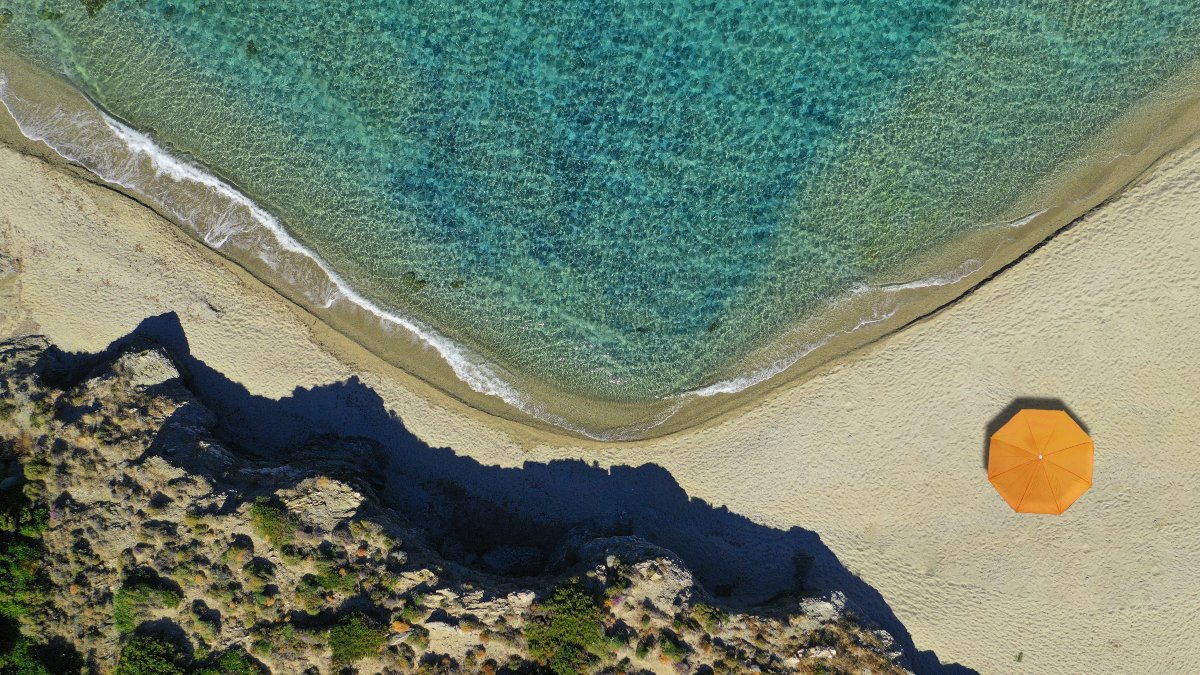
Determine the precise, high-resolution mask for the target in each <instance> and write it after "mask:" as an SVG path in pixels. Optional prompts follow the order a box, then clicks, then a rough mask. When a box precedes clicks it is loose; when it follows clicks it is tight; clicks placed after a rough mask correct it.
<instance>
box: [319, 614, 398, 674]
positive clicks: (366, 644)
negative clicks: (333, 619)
mask: <svg viewBox="0 0 1200 675" xmlns="http://www.w3.org/2000/svg"><path fill="white" fill-rule="evenodd" d="M387 635H388V634H387V631H386V630H384V629H383V628H380V627H379V626H377V625H376V624H375V622H374V621H372V620H371V619H370V618H368V617H366V616H364V615H362V614H358V613H355V614H347V615H346V616H343V617H342V618H341V620H340V621H338V625H337V626H334V628H333V629H332V630H330V631H329V648H330V649H331V650H332V651H333V662H334V663H337V664H344V663H354V662H355V661H361V660H362V659H365V658H367V657H368V656H374V655H376V654H378V653H379V650H381V649H383V645H385V644H386V643H387Z"/></svg>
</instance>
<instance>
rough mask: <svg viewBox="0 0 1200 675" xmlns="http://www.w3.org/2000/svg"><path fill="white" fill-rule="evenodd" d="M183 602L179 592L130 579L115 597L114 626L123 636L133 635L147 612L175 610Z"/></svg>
mask: <svg viewBox="0 0 1200 675" xmlns="http://www.w3.org/2000/svg"><path fill="white" fill-rule="evenodd" d="M182 600H183V596H182V595H180V594H179V591H176V590H174V589H171V588H164V587H162V586H159V585H155V584H154V583H153V582H151V581H148V580H142V579H130V580H128V581H126V582H125V585H124V586H122V587H121V588H119V589H117V592H116V594H115V595H114V596H113V625H114V626H115V627H116V629H117V632H119V633H121V634H122V635H125V634H128V633H132V632H133V629H134V628H137V624H138V619H139V618H140V617H141V615H142V614H143V613H144V612H145V610H147V609H150V608H155V609H164V608H166V609H174V608H176V607H178V606H179V603H180V602H181V601H182Z"/></svg>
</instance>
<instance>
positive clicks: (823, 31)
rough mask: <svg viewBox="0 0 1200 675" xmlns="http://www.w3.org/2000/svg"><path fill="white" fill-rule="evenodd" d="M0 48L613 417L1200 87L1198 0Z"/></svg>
mask: <svg viewBox="0 0 1200 675" xmlns="http://www.w3.org/2000/svg"><path fill="white" fill-rule="evenodd" d="M0 23H4V24H5V25H4V27H3V28H0V45H2V46H3V48H4V49H6V50H9V51H10V52H14V53H17V54H20V55H21V56H22V57H23V58H24V59H26V60H29V61H32V62H34V63H37V64H40V65H41V66H43V67H45V68H48V69H50V70H53V71H55V72H57V73H60V74H62V75H63V76H65V78H66V79H68V80H69V81H70V82H71V83H73V84H74V85H75V86H76V87H77V88H78V89H80V90H81V91H83V92H84V93H85V94H86V95H87V96H88V97H90V98H91V99H92V100H93V101H94V102H95V103H97V104H98V105H99V106H100V107H102V108H103V109H104V110H105V111H106V112H107V113H108V114H109V115H111V116H112V117H113V118H115V119H117V120H120V121H122V122H123V123H124V124H125V125H127V126H128V130H129V131H130V132H131V133H132V130H137V131H138V132H139V133H140V134H144V137H143V136H140V135H139V136H136V138H138V139H141V141H144V142H147V143H148V142H151V141H152V142H153V144H156V145H157V146H160V147H161V148H162V149H164V150H165V151H167V152H169V153H171V154H172V156H174V157H176V158H179V159H180V161H181V162H185V163H187V165H188V166H189V167H197V168H202V169H203V170H204V171H206V172H209V173H211V174H212V175H213V176H219V177H220V178H221V179H222V180H223V181H225V182H227V183H228V184H230V185H232V186H236V188H237V189H238V190H239V191H240V192H241V193H242V194H244V195H245V196H247V197H249V198H250V199H251V200H253V202H254V203H255V204H257V205H258V207H261V209H262V210H263V211H264V212H266V213H269V214H271V215H272V216H273V217H274V218H275V219H277V223H278V224H280V225H281V226H282V227H283V228H285V229H286V231H287V233H288V234H289V235H290V236H291V237H293V238H294V239H295V241H296V242H298V243H299V244H301V245H303V247H305V248H306V249H307V250H310V251H311V252H313V253H314V254H315V255H316V256H318V257H319V258H320V259H321V260H323V261H324V263H325V264H326V266H327V268H328V269H329V270H333V271H336V273H337V274H338V275H340V277H341V279H342V280H344V282H345V283H346V284H347V285H348V286H349V287H351V288H353V289H354V290H355V292H357V293H360V294H361V295H362V296H363V297H364V298H365V299H369V300H370V301H371V302H373V303H374V304H375V305H377V306H378V307H381V308H385V309H386V310H387V311H389V312H394V313H395V314H396V315H400V316H404V317H410V318H412V319H413V320H415V321H417V322H419V324H420V325H421V326H427V327H429V329H430V330H431V331H434V332H436V333H437V334H438V335H440V336H441V337H442V338H445V339H446V340H448V341H450V342H453V343H454V344H455V345H459V346H461V348H462V349H463V350H466V351H467V352H469V353H470V354H473V355H475V358H479V359H481V360H482V361H484V362H486V363H490V364H494V365H495V366H496V368H497V369H499V370H498V371H497V372H506V373H519V374H520V377H522V378H528V379H530V380H531V381H540V382H546V383H550V384H551V385H552V386H553V387H555V388H557V389H560V390H562V391H565V392H569V393H570V394H573V395H577V396H579V397H581V398H583V399H595V400H600V401H615V402H621V403H638V402H641V401H654V400H661V399H663V398H666V397H672V396H676V395H678V394H681V393H683V392H688V391H692V390H696V389H700V388H704V387H711V386H713V385H717V384H719V383H721V382H724V381H728V380H729V379H730V378H736V377H737V376H738V375H739V374H742V371H745V370H747V369H751V368H753V367H755V364H753V363H751V362H750V361H748V359H750V358H751V356H752V354H753V353H754V351H755V350H756V349H759V348H761V347H762V346H763V345H767V344H770V343H771V342H772V341H773V340H777V339H779V337H780V336H781V335H782V334H784V333H785V332H787V331H788V330H790V329H791V327H793V326H795V325H797V324H799V323H802V322H803V321H805V320H806V319H810V318H812V317H814V316H818V315H819V314H820V313H821V312H823V311H827V310H828V309H829V307H830V306H831V303H834V302H836V301H837V300H838V299H839V298H844V297H847V296H848V295H852V294H853V293H854V292H856V290H857V289H862V288H864V287H867V286H870V285H871V284H881V283H891V284H899V285H904V284H905V283H911V282H913V281H914V279H917V278H918V277H919V276H920V274H918V271H919V270H918V269H917V267H916V266H914V265H915V263H914V262H913V261H915V260H919V259H921V260H924V259H925V258H922V256H927V255H928V254H929V253H930V252H932V251H935V250H937V249H938V248H939V247H945V246H947V245H948V244H950V243H952V242H953V241H954V240H955V239H956V238H960V237H962V236H964V235H966V234H969V233H971V232H973V231H976V230H979V229H980V228H983V227H987V226H994V225H995V224H996V223H998V222H1003V221H1006V220H1012V219H1014V218H1018V217H1020V216H1022V215H1024V214H1026V213H1029V212H1032V211H1036V210H1037V207H1038V206H1039V205H1037V204H1033V205H1032V206H1029V198H1030V195H1031V194H1033V192H1034V190H1035V189H1036V188H1037V187H1038V186H1039V185H1044V184H1046V182H1047V181H1051V180H1052V179H1054V178H1055V177H1056V176H1059V175H1061V174H1063V173H1064V172H1067V171H1069V170H1070V167H1071V166H1072V162H1076V161H1078V160H1080V153H1081V152H1082V151H1083V148H1085V147H1087V145H1088V143H1089V142H1090V141H1091V140H1092V139H1093V138H1094V137H1095V136H1096V134H1098V133H1099V132H1100V131H1101V130H1102V129H1104V128H1105V127H1106V126H1107V125H1110V124H1112V123H1113V122H1114V121H1116V120H1117V119H1118V118H1119V117H1120V116H1121V115H1123V114H1125V113H1126V112H1128V111H1129V110H1130V109H1132V108H1133V107H1134V106H1135V105H1137V104H1139V103H1140V102H1141V101H1143V100H1144V99H1145V98H1146V97H1147V96H1149V95H1150V94H1152V93H1153V92H1155V91H1157V90H1158V89H1159V88H1161V87H1162V86H1164V84H1165V83H1166V82H1167V81H1168V79H1169V78H1171V77H1172V76H1175V75H1177V74H1179V73H1180V72H1182V71H1183V70H1184V69H1186V68H1189V67H1191V66H1193V65H1194V64H1195V62H1196V61H1197V59H1200V3H1197V2H1195V0H1080V1H1069V2H1064V1H1063V0H1049V1H1017V0H1006V1H994V0H963V1H959V2H954V1H937V0H904V1H895V0H870V1H868V0H840V1H838V0H792V1H787V2H765V1H761V0H759V1H756V0H715V1H714V0H705V1H698V0H563V1H562V2H556V3H528V2H505V1H500V2H486V3H480V2H472V1H470V0H464V1H461V2H446V1H442V0H429V1H426V0H409V1H402V0H355V1H350V0H344V1H339V0H240V1H238V2H224V1H221V0H171V1H166V0H108V1H107V2H104V1H103V0H83V1H82V2H81V1H80V0H19V1H18V0H0ZM122 128H124V127H122ZM130 138H133V136H130ZM1042 206H1045V205H1042ZM196 217H197V218H198V219H199V218H201V217H202V214H198V215H197V216H196ZM208 217H210V218H211V217H212V216H211V214H209V216H208ZM218 220H219V219H218ZM199 227H201V228H202V229H206V230H207V231H209V232H210V234H211V236H210V237H209V241H210V243H213V244H214V245H220V244H221V242H222V241H223V239H224V237H225V236H226V235H228V233H227V232H226V233H224V234H222V231H221V229H220V227H221V224H220V223H217V222H213V223H207V224H200V225H199ZM243 229H244V228H243ZM239 232H240V230H239ZM212 233H216V234H212ZM242 234H243V235H244V232H242ZM976 253H978V254H979V255H975V254H976ZM984 254H986V252H982V253H980V252H971V251H965V252H961V256H960V258H959V259H958V260H946V261H944V262H945V265H944V268H943V269H942V272H944V273H946V274H951V273H953V272H954V270H956V269H959V270H962V274H966V273H970V272H972V271H973V270H974V269H977V268H978V266H975V267H972V266H971V261H972V260H974V259H976V258H978V257H981V256H983V255H984ZM268 262H270V261H268ZM963 265H965V266H966V267H963ZM924 269H925V268H922V270H924ZM923 273H924V272H921V274H923ZM962 274H959V275H958V276H962ZM951 276H952V277H953V274H951ZM935 278H936V277H935ZM294 281H295V282H296V283H305V282H306V278H304V277H298V278H296V279H294ZM311 283H321V282H318V281H311ZM875 318H878V317H875ZM864 320H866V321H871V320H874V318H873V317H872V316H867V317H864ZM776 356H778V354H776ZM751 360H752V359H751ZM760 365H761V364H760ZM460 374H461V373H460Z"/></svg>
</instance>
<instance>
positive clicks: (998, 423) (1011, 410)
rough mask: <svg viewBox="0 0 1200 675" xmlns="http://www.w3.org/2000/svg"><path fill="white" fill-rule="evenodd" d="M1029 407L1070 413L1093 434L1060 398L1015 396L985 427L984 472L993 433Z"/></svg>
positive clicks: (1082, 426) (1086, 431) (1077, 422)
mask: <svg viewBox="0 0 1200 675" xmlns="http://www.w3.org/2000/svg"><path fill="white" fill-rule="evenodd" d="M1027 408H1033V409H1036V410H1061V411H1063V412H1065V413H1067V415H1070V417H1071V419H1073V420H1075V423H1076V424H1078V425H1079V428H1080V429H1083V431H1084V433H1086V434H1087V435H1089V436H1090V435H1091V434H1092V432H1091V430H1090V429H1088V427H1087V425H1086V424H1084V423H1083V422H1081V421H1079V416H1078V415H1076V414H1075V412H1074V411H1073V410H1071V408H1070V407H1069V406H1068V405H1067V404H1066V403H1064V402H1063V400H1062V399H1060V398H1038V397H1030V396H1023V397H1020V398H1014V399H1013V400H1012V402H1011V403H1009V404H1008V405H1006V406H1004V409H1003V410H1001V411H1000V413H999V414H997V415H996V416H995V417H993V418H992V419H991V420H989V421H988V423H987V426H985V427H984V428H983V471H984V473H987V468H988V453H989V451H990V446H991V440H992V435H993V434H995V433H996V432H997V431H999V430H1000V427H1002V426H1004V425H1005V424H1007V423H1008V421H1009V420H1010V419H1012V417H1013V415H1016V414H1017V413H1018V412H1020V411H1021V410H1025V409H1027Z"/></svg>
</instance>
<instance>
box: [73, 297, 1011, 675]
mask: <svg viewBox="0 0 1200 675" xmlns="http://www.w3.org/2000/svg"><path fill="white" fill-rule="evenodd" d="M142 339H149V340H151V341H153V342H156V343H158V344H160V345H162V346H164V347H166V348H167V349H168V350H169V351H170V353H171V354H172V355H173V356H174V358H175V359H176V360H177V362H178V363H179V364H181V365H182V366H183V368H184V370H185V373H186V375H185V377H186V379H187V384H188V386H189V388H190V389H191V390H192V391H193V392H194V393H195V394H196V395H197V396H198V397H199V398H200V399H201V400H202V401H203V402H204V404H205V405H206V406H207V407H208V408H210V409H211V410H213V411H214V412H215V413H216V414H217V416H218V418H219V422H218V427H217V430H216V432H217V434H218V435H219V436H220V437H222V438H223V439H224V440H225V441H226V442H228V443H229V444H230V445H233V446H235V447H238V448H239V449H242V450H243V451H244V452H247V453H248V454H251V455H252V456H254V457H255V458H256V459H260V460H263V461H267V462H273V463H278V464H285V463H288V457H289V454H290V453H291V452H292V451H293V449H295V448H301V447H307V448H308V449H307V452H310V453H311V452H312V448H313V446H314V444H319V443H320V442H321V440H320V439H321V436H323V435H327V434H335V435H338V436H341V437H360V438H365V439H370V441H372V442H373V443H376V444H378V446H379V447H380V448H381V449H382V452H383V455H384V459H383V461H382V462H380V463H379V464H380V465H379V466H371V467H363V469H365V470H367V471H369V472H371V473H373V474H375V475H376V476H377V477H378V484H379V485H380V486H381V489H380V497H381V499H382V501H384V502H385V504H386V505H388V506H390V507H392V508H394V509H397V510H398V511H399V512H401V513H403V514H404V516H405V517H406V518H407V519H408V520H409V522H410V523H411V525H412V526H413V527H416V528H421V529H423V530H425V531H426V532H427V533H428V535H427V536H428V539H429V541H428V543H429V544H430V545H431V546H432V547H434V548H435V549H437V550H439V551H440V552H441V553H442V554H443V555H445V556H446V557H448V558H451V559H454V560H457V561H458V562H461V563H463V564H466V565H469V566H474V567H477V568H480V569H483V570H487V571H491V572H505V573H509V574H521V573H528V572H534V571H536V572H540V573H545V572H547V571H549V572H551V573H556V572H559V571H563V570H564V569H565V566H567V565H569V564H570V563H571V562H572V561H571V560H570V559H563V558H562V555H561V551H563V550H569V547H567V546H564V544H565V543H567V542H568V541H583V540H585V539H588V538H592V537H596V536H607V535H615V534H636V535H639V536H641V537H642V538H644V539H646V540H648V541H650V542H651V543H653V544H657V545H659V546H662V547H665V548H667V549H670V550H671V551H673V552H675V553H676V554H677V555H678V556H679V557H680V558H681V559H682V560H683V562H684V563H685V564H687V565H688V567H689V568H690V569H691V570H692V571H693V573H694V574H695V575H696V577H697V579H698V580H699V581H700V582H701V583H702V584H704V586H705V587H706V588H707V589H708V590H709V591H710V592H712V593H713V594H714V595H715V596H716V597H717V598H718V601H719V602H722V603H723V604H726V605H727V606H729V607H730V608H735V609H736V608H747V607H751V606H754V605H759V604H763V603H766V602H768V601H770V600H771V599H772V598H775V597H777V596H780V595H782V594H785V593H789V592H795V591H797V590H802V591H804V592H809V593H820V592H824V591H830V590H838V591H842V592H843V593H845V595H846V598H847V605H848V607H849V608H850V609H851V610H853V611H854V612H855V613H856V614H858V615H859V616H860V617H863V618H865V619H867V620H868V621H869V622H871V623H875V624H877V625H879V626H880V627H882V628H884V629H886V630H888V631H889V632H890V633H891V634H892V635H893V636H895V638H896V640H897V643H898V645H899V646H900V647H901V648H902V649H903V650H904V652H905V653H906V654H907V655H909V659H910V662H909V663H908V664H907V665H908V667H910V668H911V669H913V670H914V671H916V672H917V673H954V674H957V673H972V672H975V671H973V670H971V669H969V668H966V667H963V666H960V665H957V664H949V665H946V664H941V663H940V662H939V660H938V658H937V656H936V655H935V654H934V653H933V652H929V651H926V652H918V651H917V649H916V648H915V646H914V645H913V641H912V637H911V636H910V635H909V633H908V631H907V630H906V629H905V628H904V626H903V625H902V624H901V622H900V621H899V619H897V617H896V615H895V614H894V613H893V612H892V610H891V608H890V607H889V606H888V604H887V602H886V601H885V600H884V598H883V597H882V596H881V595H880V594H879V592H877V591H876V590H875V589H873V588H872V587H870V586H869V585H867V584H866V583H865V582H863V581H862V580H861V579H859V578H858V577H857V576H855V575H854V574H853V573H851V572H850V571H849V570H847V569H846V568H845V567H844V566H843V565H842V564H841V563H840V562H839V561H838V558H837V556H836V555H834V553H833V552H832V551H830V550H829V548H828V547H826V546H825V545H824V544H823V543H822V542H821V538H820V537H819V536H818V535H817V534H816V533H814V532H811V531H808V530H804V529H801V528H798V527H794V528H791V529H789V530H786V531H784V530H777V529H773V528H770V527H765V526H763V525H759V524H757V523H754V522H753V521H751V520H750V519H748V518H745V517H743V516H740V515H738V514H736V513H732V512H730V511H729V510H728V509H726V508H723V507H714V506H711V505H709V504H707V503H705V502H704V501H701V500H699V499H692V498H689V497H688V495H687V494H686V493H685V492H684V490H683V489H682V488H681V487H680V486H679V484H678V483H677V482H676V481H675V479H674V478H673V477H672V476H671V474H670V473H669V472H667V470H666V469H663V468H662V467H660V466H657V465H654V464H645V465H642V466H637V467H633V466H617V467H613V468H611V469H605V468H602V467H600V466H598V465H592V464H588V463H587V462H583V461H579V460H558V461H551V462H547V463H532V462H527V463H526V464H525V465H524V466H523V467H521V468H512V469H506V468H500V467H495V466H484V465H482V464H480V463H479V462H477V461H475V460H474V459H472V458H470V457H465V456H460V455H457V454H455V453H454V451H453V450H452V449H449V448H434V447H430V446H429V445H427V444H425V443H424V442H422V441H421V440H420V439H419V438H417V437H416V436H415V435H413V434H412V433H410V432H409V431H408V430H407V428H406V427H405V425H404V423H403V421H402V419H401V417H400V415H399V414H398V413H396V412H392V411H389V410H388V409H387V408H386V407H385V406H384V402H383V400H382V399H381V398H380V397H379V396H378V394H376V393H375V392H374V391H373V390H372V389H370V388H368V387H367V386H366V385H364V384H363V383H362V382H361V381H359V380H358V379H357V378H353V377H352V378H350V379H349V380H347V381H345V382H339V383H336V384H330V385H325V386H320V387H315V388H312V389H303V388H297V389H296V390H295V391H294V392H293V393H292V395H290V396H287V397H284V398H283V399H280V400H272V399H268V398H264V397H260V396H255V395H252V394H250V393H249V392H248V391H247V390H246V388H245V387H243V386H242V385H240V384H238V383H236V382H233V381H231V380H229V379H228V378H226V377H225V376H224V375H222V374H221V373H219V372H217V371H215V370H213V369H212V368H210V367H208V366H207V365H206V364H205V363H204V362H202V361H200V360H199V359H196V358H194V357H193V356H192V355H191V353H190V350H189V346H188V341H187V337H186V335H185V334H184V331H183V329H182V327H181V325H180V323H179V318H178V317H177V316H176V315H175V314H174V313H168V314H164V315H160V316H156V317H151V318H148V319H146V320H145V321H143V322H142V323H141V325H139V326H138V327H137V329H135V330H134V331H133V333H131V334H130V335H129V336H126V337H125V338H122V339H121V340H118V341H117V342H115V343H113V344H112V345H110V346H109V348H108V349H106V350H105V351H104V352H102V353H100V354H92V355H86V354H64V353H61V352H59V353H58V354H57V356H58V357H59V362H60V363H62V364H64V366H65V367H66V368H67V369H68V372H67V373H65V375H66V376H67V377H79V376H82V375H83V374H85V373H86V372H88V371H90V370H91V369H92V368H93V367H95V365H96V364H97V363H99V362H101V361H103V360H105V359H108V358H112V357H114V356H116V355H117V353H118V352H119V351H120V350H122V349H124V348H125V347H126V346H127V345H129V344H130V343H132V342H133V341H135V340H142ZM1014 405H1016V404H1015V403H1014ZM988 433H989V435H990V433H991V432H990V431H989V432H988ZM556 552H558V553H556ZM556 556H557V557H556Z"/></svg>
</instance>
